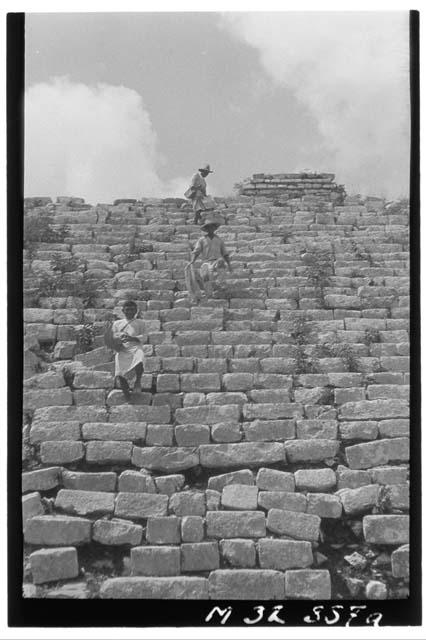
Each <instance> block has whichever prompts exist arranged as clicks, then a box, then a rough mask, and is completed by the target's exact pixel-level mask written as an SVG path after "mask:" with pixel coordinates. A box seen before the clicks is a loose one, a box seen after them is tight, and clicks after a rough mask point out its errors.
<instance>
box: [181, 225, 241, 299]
mask: <svg viewBox="0 0 426 640" xmlns="http://www.w3.org/2000/svg"><path fill="white" fill-rule="evenodd" d="M219 226H220V223H219V222H217V221H215V220H213V219H211V218H207V220H206V221H205V223H204V224H203V225H202V227H201V229H202V230H203V231H204V232H205V234H206V235H205V236H204V237H203V238H200V239H199V240H198V241H197V244H196V245H195V247H194V251H193V252H192V258H191V261H190V262H189V264H188V267H189V268H192V265H194V263H195V261H196V259H197V258H198V257H200V258H201V261H202V262H201V266H200V272H199V275H200V277H199V278H197V280H198V283H199V284H201V286H202V288H203V289H204V292H205V294H206V296H207V297H211V295H212V293H213V286H214V284H215V281H216V278H217V276H218V271H219V269H223V268H224V267H225V263H226V264H227V266H228V270H229V271H230V272H231V271H232V266H231V260H230V257H229V253H228V250H227V248H226V245H225V243H224V241H223V240H222V238H219V236H217V235H216V233H215V231H216V230H217V229H218V228H219ZM185 275H187V274H185ZM187 286H188V289H192V285H191V282H190V280H189V279H188V278H187ZM190 293H192V294H193V295H194V292H193V291H191V290H190ZM195 297H197V296H196V295H195Z"/></svg>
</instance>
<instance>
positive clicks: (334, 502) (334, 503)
mask: <svg viewBox="0 0 426 640" xmlns="http://www.w3.org/2000/svg"><path fill="white" fill-rule="evenodd" d="M307 499H308V505H307V508H306V513H312V514H314V515H317V516H319V517H320V518H340V517H341V515H342V503H341V501H340V499H339V496H336V495H334V496H331V495H330V494H328V493H308V495H307Z"/></svg>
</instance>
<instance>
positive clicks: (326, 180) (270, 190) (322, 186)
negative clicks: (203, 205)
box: [237, 173, 346, 204]
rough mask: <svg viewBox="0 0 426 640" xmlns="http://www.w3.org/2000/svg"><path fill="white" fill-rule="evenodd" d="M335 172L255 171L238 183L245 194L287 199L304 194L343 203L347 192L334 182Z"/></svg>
mask: <svg viewBox="0 0 426 640" xmlns="http://www.w3.org/2000/svg"><path fill="white" fill-rule="evenodd" d="M334 178H335V175H334V173H274V174H269V173H255V174H253V176H252V177H251V178H246V179H245V180H243V182H241V183H240V184H238V185H237V189H238V193H239V194H240V195H244V196H254V197H256V196H266V197H268V198H279V199H280V201H284V202H285V201H286V200H289V199H294V198H302V197H303V196H319V197H320V198H321V199H323V200H328V201H329V202H334V203H335V204H343V201H344V198H345V195H346V192H345V188H344V186H343V185H341V184H339V185H338V184H336V183H335V182H334Z"/></svg>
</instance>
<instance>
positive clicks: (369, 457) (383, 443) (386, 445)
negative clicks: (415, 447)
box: [345, 438, 409, 469]
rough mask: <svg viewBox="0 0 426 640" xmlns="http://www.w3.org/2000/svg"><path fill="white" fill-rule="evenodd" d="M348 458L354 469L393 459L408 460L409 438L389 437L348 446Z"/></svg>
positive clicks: (380, 463)
mask: <svg viewBox="0 0 426 640" xmlns="http://www.w3.org/2000/svg"><path fill="white" fill-rule="evenodd" d="M345 454H346V459H347V461H348V464H349V466H350V467H351V468H352V469H368V468H370V467H374V466H375V465H384V464H387V463H388V462H391V461H393V460H400V461H403V462H406V461H407V460H408V457H409V440H408V438H389V439H383V440H376V441H374V442H367V443H363V444H355V445H353V446H352V447H346V450H345Z"/></svg>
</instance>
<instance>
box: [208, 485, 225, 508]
mask: <svg viewBox="0 0 426 640" xmlns="http://www.w3.org/2000/svg"><path fill="white" fill-rule="evenodd" d="M221 498H222V496H221V494H220V493H219V491H215V490H214V489H206V509H207V511H219V509H220V501H221Z"/></svg>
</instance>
